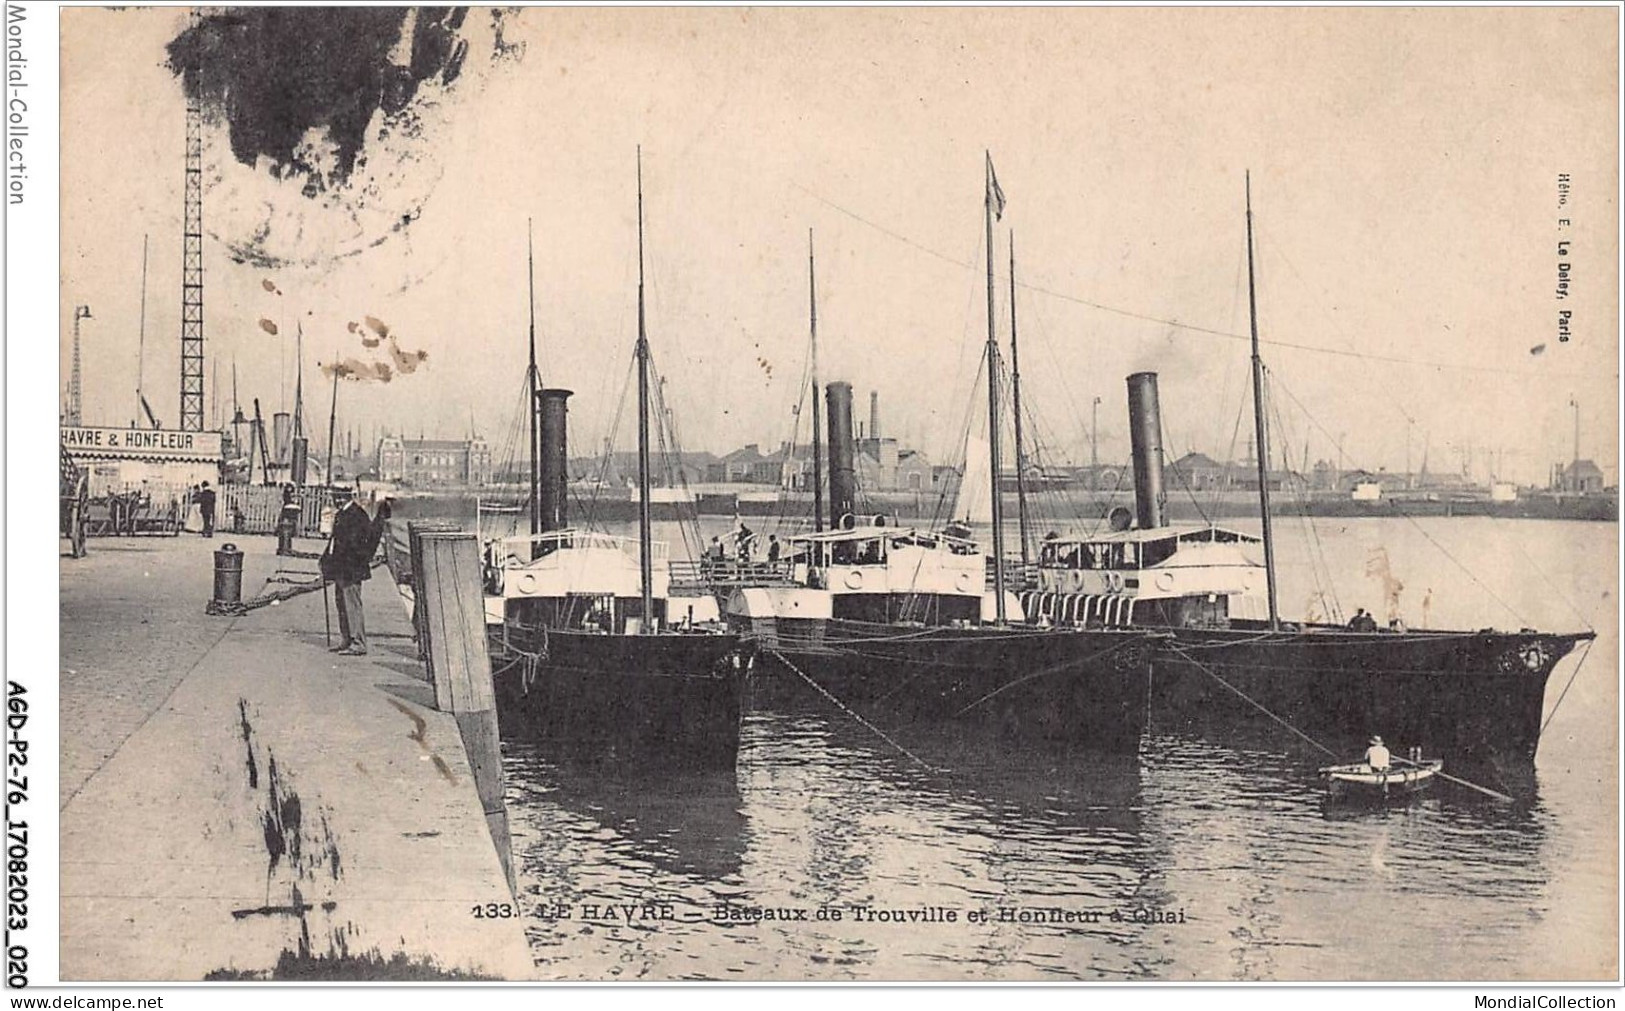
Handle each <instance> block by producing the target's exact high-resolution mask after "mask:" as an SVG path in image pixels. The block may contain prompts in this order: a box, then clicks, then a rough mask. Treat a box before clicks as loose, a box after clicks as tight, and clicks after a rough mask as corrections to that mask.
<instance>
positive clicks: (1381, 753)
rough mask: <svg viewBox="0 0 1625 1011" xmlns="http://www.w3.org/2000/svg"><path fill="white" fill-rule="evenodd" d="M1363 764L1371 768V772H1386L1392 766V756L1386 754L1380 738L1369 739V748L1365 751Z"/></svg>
mask: <svg viewBox="0 0 1625 1011" xmlns="http://www.w3.org/2000/svg"><path fill="white" fill-rule="evenodd" d="M1365 764H1366V765H1368V766H1370V767H1371V771H1372V772H1387V771H1388V767H1389V766H1390V765H1391V764H1393V756H1392V755H1390V754H1389V753H1388V749H1387V748H1386V747H1385V746H1384V745H1383V743H1382V738H1381V737H1373V738H1371V747H1369V748H1367V749H1365Z"/></svg>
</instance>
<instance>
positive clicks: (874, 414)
mask: <svg viewBox="0 0 1625 1011" xmlns="http://www.w3.org/2000/svg"><path fill="white" fill-rule="evenodd" d="M869 438H871V439H878V438H880V394H879V392H877V391H875V390H870V391H869Z"/></svg>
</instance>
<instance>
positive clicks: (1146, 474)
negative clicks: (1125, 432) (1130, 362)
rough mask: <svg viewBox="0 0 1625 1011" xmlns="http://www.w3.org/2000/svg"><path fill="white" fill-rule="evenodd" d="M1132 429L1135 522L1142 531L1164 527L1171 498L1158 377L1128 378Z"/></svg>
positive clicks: (1142, 374) (1138, 374)
mask: <svg viewBox="0 0 1625 1011" xmlns="http://www.w3.org/2000/svg"><path fill="white" fill-rule="evenodd" d="M1128 429H1129V440H1130V442H1131V443H1132V446H1133V452H1134V519H1135V522H1136V524H1137V525H1138V526H1139V528H1140V529H1141V530H1151V529H1154V528H1156V527H1160V526H1162V525H1163V524H1164V523H1165V522H1166V519H1165V518H1164V510H1165V506H1166V504H1167V496H1166V495H1165V494H1164V493H1163V490H1162V408H1161V407H1160V406H1159V405H1158V403H1157V374H1156V373H1155V372H1136V373H1134V374H1133V375H1132V376H1129V377H1128Z"/></svg>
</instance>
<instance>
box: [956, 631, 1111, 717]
mask: <svg viewBox="0 0 1625 1011" xmlns="http://www.w3.org/2000/svg"><path fill="white" fill-rule="evenodd" d="M1141 641H1143V640H1142V639H1140V638H1139V637H1136V638H1134V639H1132V640H1130V641H1127V642H1118V643H1113V644H1112V645H1110V646H1107V647H1106V648H1105V649H1099V650H1096V651H1094V652H1093V653H1090V654H1089V655H1088V656H1085V657H1079V658H1078V659H1076V660H1062V661H1061V662H1060V663H1057V664H1052V665H1050V666H1048V667H1045V668H1043V669H1041V670H1036V671H1033V672H1032V673H1031V674H1028V675H1026V676H1025V677H1020V678H1017V679H1016V680H1014V681H1010V682H1007V683H1005V684H1002V685H1000V686H999V687H997V688H995V689H993V690H992V691H990V692H988V693H987V694H986V695H983V696H982V697H981V698H979V699H977V700H976V701H975V702H972V703H971V704H970V705H968V706H966V707H965V708H963V709H961V710H959V712H957V713H954V715H955V716H956V717H957V716H963V715H965V714H966V713H968V712H970V711H971V710H972V709H975V708H976V707H977V706H979V705H981V704H982V703H984V702H986V701H987V700H988V699H990V698H992V697H993V696H995V695H997V694H999V693H1000V692H1003V691H1006V690H1007V689H1010V688H1014V687H1016V686H1017V685H1020V684H1025V683H1026V682H1028V681H1031V680H1033V679H1034V678H1041V677H1047V676H1048V675H1050V674H1056V673H1059V672H1060V671H1063V670H1066V669H1067V668H1069V667H1080V666H1082V665H1083V664H1086V663H1088V662H1089V661H1091V660H1094V659H1095V658H1097V657H1102V656H1106V655H1108V654H1110V653H1115V652H1117V651H1118V650H1120V649H1122V648H1123V647H1124V646H1128V645H1131V644H1138V643H1140V642H1141Z"/></svg>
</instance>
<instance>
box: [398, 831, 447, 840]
mask: <svg viewBox="0 0 1625 1011" xmlns="http://www.w3.org/2000/svg"><path fill="white" fill-rule="evenodd" d="M439 834H440V833H439V832H402V833H401V835H402V836H404V837H406V838H407V839H433V838H435V837H436V836H438V835H439Z"/></svg>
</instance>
